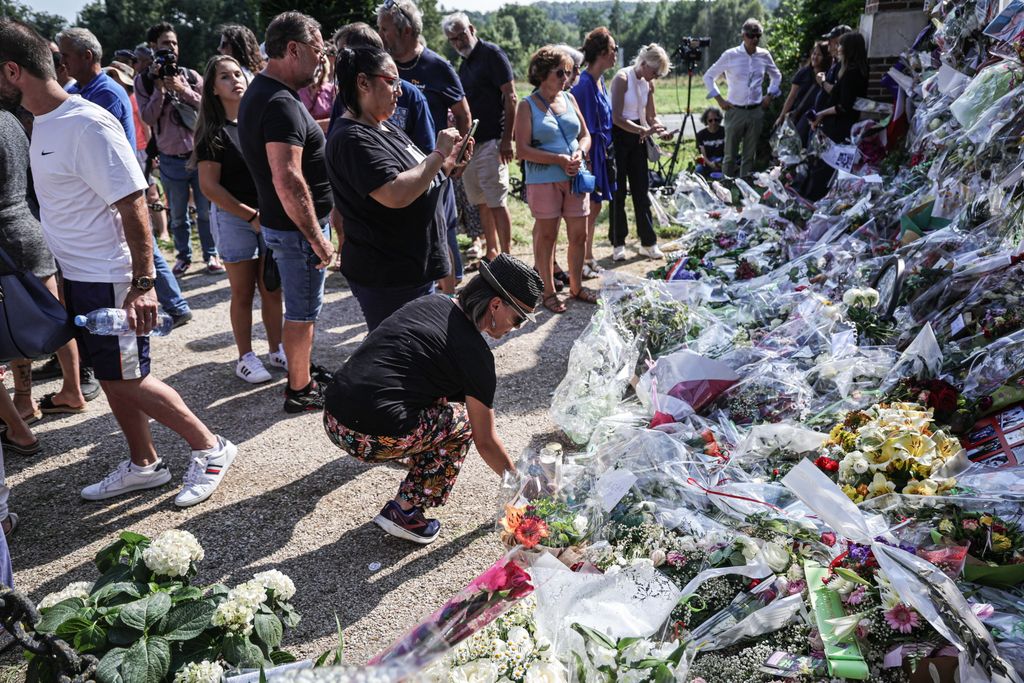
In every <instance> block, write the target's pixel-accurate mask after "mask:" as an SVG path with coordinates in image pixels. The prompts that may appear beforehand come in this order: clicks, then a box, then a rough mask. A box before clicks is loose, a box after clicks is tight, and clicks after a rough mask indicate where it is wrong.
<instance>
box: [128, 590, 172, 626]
mask: <svg viewBox="0 0 1024 683" xmlns="http://www.w3.org/2000/svg"><path fill="white" fill-rule="evenodd" d="M170 609H171V596H170V595H168V594H167V593H164V592H160V593H153V594H152V595H150V596H148V597H145V598H143V599H142V600H136V601H135V602H130V603H128V604H127V605H125V606H124V607H123V608H121V621H122V622H123V623H124V624H125V625H126V626H129V627H131V628H134V629H137V630H139V631H145V630H147V629H148V628H149V627H150V626H152V625H153V624H155V623H156V622H158V621H160V620H161V619H163V618H164V615H165V614H167V612H168V611H170Z"/></svg>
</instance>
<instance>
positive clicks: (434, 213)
mask: <svg viewBox="0 0 1024 683" xmlns="http://www.w3.org/2000/svg"><path fill="white" fill-rule="evenodd" d="M337 70H338V86H339V89H340V92H339V94H338V96H339V97H341V98H343V102H344V105H345V113H344V114H343V115H342V116H341V117H340V118H338V119H337V120H336V121H335V128H334V130H332V131H331V136H330V138H329V139H328V140H327V173H328V175H329V177H330V180H331V189H332V191H333V193H334V206H335V208H336V209H337V210H338V212H339V213H340V214H341V216H342V219H343V225H344V235H341V234H340V233H339V239H341V240H342V245H341V272H342V274H343V275H344V276H345V277H346V278H347V279H348V283H349V287H351V289H352V294H353V295H355V297H356V300H357V301H358V302H359V306H360V308H361V309H362V311H363V317H364V318H365V319H366V326H367V327H368V328H369V329H370V331H373V330H374V329H376V328H377V326H378V325H380V324H381V323H382V322H383V321H384V320H385V319H386V318H387V317H388V316H390V315H391V314H392V313H394V312H395V311H397V310H398V309H400V308H402V306H404V305H405V304H407V303H408V302H410V301H413V300H414V299H418V298H419V297H421V296H425V295H427V294H430V293H432V292H433V291H434V282H435V281H437V280H439V279H441V278H442V277H444V276H445V275H447V274H448V270H449V268H450V260H449V256H448V242H447V240H446V231H447V227H446V224H445V220H444V205H443V201H442V193H443V190H444V184H445V183H446V182H448V178H447V177H448V175H449V174H450V173H451V172H452V170H453V169H455V168H456V166H457V165H458V163H461V164H465V162H466V161H467V160H468V159H469V156H470V152H472V140H469V141H468V143H467V144H468V147H467V148H466V150H465V153H464V154H463V155H462V156H463V158H462V160H461V162H458V163H457V159H458V157H459V153H460V145H459V143H460V142H462V136H460V135H459V132H458V131H457V130H455V129H454V128H448V129H446V130H442V131H440V132H439V133H438V134H437V143H436V146H435V147H434V151H432V152H430V153H429V154H426V155H424V154H423V152H421V151H420V149H419V148H418V147H417V146H416V145H415V144H413V142H412V140H410V139H409V137H408V136H406V134H405V132H404V131H403V130H402V129H400V128H398V127H397V126H395V125H394V124H393V123H391V122H390V121H389V120H388V119H389V118H390V117H391V115H392V114H393V113H394V112H395V106H396V103H397V101H398V96H399V95H400V94H401V88H402V86H401V81H400V80H399V77H398V68H397V67H396V66H395V63H394V61H393V60H392V59H391V57H390V56H389V55H388V53H386V52H384V51H383V50H381V49H380V48H377V47H359V48H356V49H354V50H353V49H351V48H347V47H346V48H344V49H342V50H341V51H340V52H339V53H338V60H337Z"/></svg>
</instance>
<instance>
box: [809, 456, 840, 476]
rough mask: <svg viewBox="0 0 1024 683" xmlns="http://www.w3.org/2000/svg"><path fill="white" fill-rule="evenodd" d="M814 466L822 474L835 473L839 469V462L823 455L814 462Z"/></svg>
mask: <svg viewBox="0 0 1024 683" xmlns="http://www.w3.org/2000/svg"><path fill="white" fill-rule="evenodd" d="M814 464H815V465H816V466H817V468H818V469H819V470H821V471H822V472H835V471H836V470H838V469H839V462H838V461H836V460H833V459H832V458H828V457H826V456H824V455H822V456H821V457H819V458H818V459H817V460H815V461H814Z"/></svg>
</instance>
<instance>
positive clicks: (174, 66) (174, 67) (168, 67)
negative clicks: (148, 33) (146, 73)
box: [153, 48, 184, 78]
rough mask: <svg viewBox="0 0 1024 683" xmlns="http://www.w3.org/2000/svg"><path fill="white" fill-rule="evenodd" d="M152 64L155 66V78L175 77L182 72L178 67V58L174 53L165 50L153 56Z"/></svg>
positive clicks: (158, 51)
mask: <svg viewBox="0 0 1024 683" xmlns="http://www.w3.org/2000/svg"><path fill="white" fill-rule="evenodd" d="M153 64H155V65H156V75H157V78H167V77H168V76H177V75H178V74H179V73H181V72H182V71H183V70H184V69H182V68H181V67H180V66H178V57H177V55H175V54H174V51H173V50H168V49H167V48H163V49H160V50H157V51H156V54H155V55H153Z"/></svg>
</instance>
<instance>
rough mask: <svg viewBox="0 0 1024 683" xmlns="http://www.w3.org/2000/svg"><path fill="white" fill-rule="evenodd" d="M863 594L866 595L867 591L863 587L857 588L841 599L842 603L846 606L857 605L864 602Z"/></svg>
mask: <svg viewBox="0 0 1024 683" xmlns="http://www.w3.org/2000/svg"><path fill="white" fill-rule="evenodd" d="M865 593H867V589H866V588H865V587H864V586H857V587H856V588H855V589H853V590H852V591H851V592H850V594H849V595H847V596H846V597H844V598H843V602H845V603H846V604H847V605H859V604H860V603H862V602H864V594H865Z"/></svg>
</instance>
